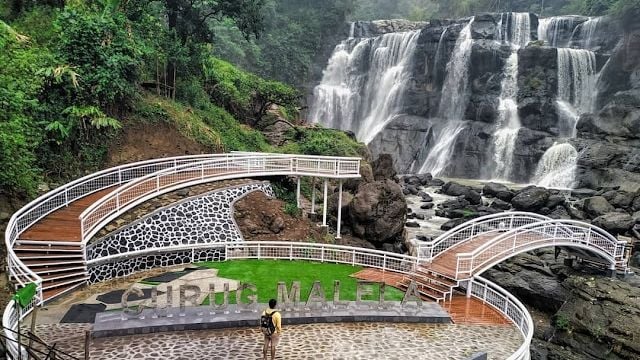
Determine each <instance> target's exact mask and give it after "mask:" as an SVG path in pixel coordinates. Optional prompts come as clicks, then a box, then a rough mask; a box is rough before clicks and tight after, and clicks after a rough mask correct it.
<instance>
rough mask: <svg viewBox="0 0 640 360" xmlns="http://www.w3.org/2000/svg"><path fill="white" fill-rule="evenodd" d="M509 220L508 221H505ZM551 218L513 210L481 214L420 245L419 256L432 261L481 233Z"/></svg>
mask: <svg viewBox="0 0 640 360" xmlns="http://www.w3.org/2000/svg"><path fill="white" fill-rule="evenodd" d="M505 220H508V222H505ZM546 220H551V218H549V217H547V216H544V215H539V214H535V213H528V212H522V211H511V212H503V213H496V214H490V215H485V216H481V217H478V218H475V219H472V220H469V221H467V222H465V223H462V224H460V225H458V226H456V227H454V228H452V229H450V230H449V231H447V232H445V233H443V234H442V235H440V236H438V237H437V238H435V239H434V240H432V241H429V242H426V243H422V244H420V245H418V254H417V255H418V257H419V258H420V260H421V261H430V260H432V259H433V258H434V257H436V256H438V255H440V254H441V253H443V252H444V251H446V250H447V249H449V248H451V247H453V246H455V245H457V244H459V243H461V242H464V241H467V240H470V239H472V238H474V237H475V236H478V235H480V234H485V233H488V232H493V231H500V232H504V231H509V230H511V229H514V228H519V227H521V226H523V225H526V224H532V223H537V222H540V221H546Z"/></svg>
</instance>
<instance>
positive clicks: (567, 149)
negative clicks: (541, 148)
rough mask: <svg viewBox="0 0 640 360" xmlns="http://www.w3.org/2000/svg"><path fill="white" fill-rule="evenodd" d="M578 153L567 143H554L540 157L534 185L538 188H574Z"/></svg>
mask: <svg viewBox="0 0 640 360" xmlns="http://www.w3.org/2000/svg"><path fill="white" fill-rule="evenodd" d="M577 162H578V151H576V149H575V148H574V147H573V146H572V145H571V144H569V143H554V144H553V146H551V147H550V148H549V149H547V151H546V152H545V153H544V155H543V156H542V159H540V162H539V163H538V168H537V169H536V174H535V176H534V181H533V182H534V183H536V184H537V185H539V186H544V187H552V188H562V189H571V188H574V187H575V179H576V168H577Z"/></svg>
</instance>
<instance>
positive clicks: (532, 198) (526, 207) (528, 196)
mask: <svg viewBox="0 0 640 360" xmlns="http://www.w3.org/2000/svg"><path fill="white" fill-rule="evenodd" d="M548 199H549V190H547V189H545V188H541V187H535V186H532V187H528V188H524V189H522V190H521V191H520V192H518V194H516V196H514V197H513V199H511V204H512V205H513V207H514V208H515V209H516V210H523V211H536V210H539V209H541V208H542V207H544V205H545V204H546V203H547V200H548Z"/></svg>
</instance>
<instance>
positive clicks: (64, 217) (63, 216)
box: [20, 188, 115, 242]
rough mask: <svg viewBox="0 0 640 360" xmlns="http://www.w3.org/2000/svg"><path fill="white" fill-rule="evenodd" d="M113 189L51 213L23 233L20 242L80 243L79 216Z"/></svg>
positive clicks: (96, 193)
mask: <svg viewBox="0 0 640 360" xmlns="http://www.w3.org/2000/svg"><path fill="white" fill-rule="evenodd" d="M114 189H115V188H108V189H105V190H101V191H98V192H95V193H93V194H91V195H89V196H85V197H83V198H80V199H78V200H76V201H74V202H72V203H70V204H69V206H67V207H63V208H60V209H58V210H56V211H54V212H52V213H51V214H49V215H47V216H45V217H44V218H42V219H40V221H38V222H37V223H35V224H33V225H32V226H31V227H30V228H28V229H27V230H26V231H25V232H23V233H22V235H20V240H39V241H69V242H73V241H76V242H80V240H82V235H81V233H80V218H79V217H80V214H81V213H82V212H83V211H84V210H85V209H86V208H88V207H89V206H91V204H93V203H94V202H96V201H98V200H99V199H100V198H101V197H103V196H105V195H107V194H108V193H110V192H111V191H113V190H114Z"/></svg>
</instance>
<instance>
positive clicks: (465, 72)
mask: <svg viewBox="0 0 640 360" xmlns="http://www.w3.org/2000/svg"><path fill="white" fill-rule="evenodd" d="M472 23H473V18H471V21H469V23H467V25H465V27H464V28H462V30H460V34H459V35H458V38H457V39H456V44H455V48H454V50H453V54H452V55H451V59H450V60H449V62H448V63H447V70H446V71H447V75H446V77H445V80H444V84H443V86H442V93H441V94H442V95H441V97H440V106H439V107H438V116H439V117H440V118H442V119H446V121H445V122H444V124H442V125H443V126H442V127H441V128H440V129H437V130H436V132H435V136H433V139H434V140H435V141H436V142H435V144H433V145H432V147H431V149H430V151H429V154H428V155H427V158H426V159H425V161H424V163H423V164H422V166H421V167H420V173H425V172H429V173H431V174H432V175H434V176H437V175H441V174H442V173H443V172H444V171H445V170H446V167H447V165H449V160H450V158H451V154H452V152H453V149H454V147H455V143H456V138H457V137H458V135H459V134H460V133H461V132H462V130H463V129H464V126H465V124H464V122H462V119H463V116H464V111H465V109H466V107H467V103H468V101H469V91H468V86H469V84H468V80H469V57H470V56H471V49H472V47H473V38H472V37H471V25H472Z"/></svg>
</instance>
